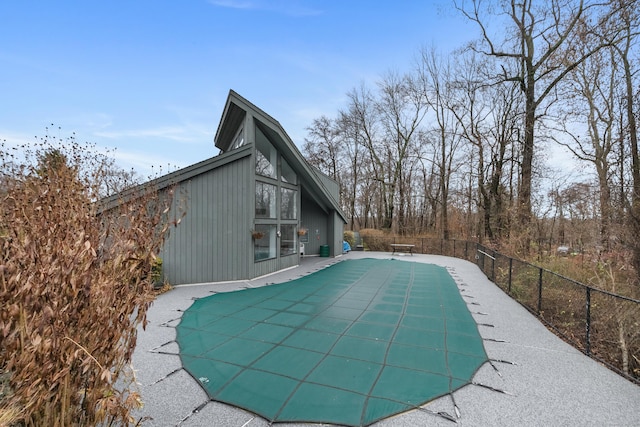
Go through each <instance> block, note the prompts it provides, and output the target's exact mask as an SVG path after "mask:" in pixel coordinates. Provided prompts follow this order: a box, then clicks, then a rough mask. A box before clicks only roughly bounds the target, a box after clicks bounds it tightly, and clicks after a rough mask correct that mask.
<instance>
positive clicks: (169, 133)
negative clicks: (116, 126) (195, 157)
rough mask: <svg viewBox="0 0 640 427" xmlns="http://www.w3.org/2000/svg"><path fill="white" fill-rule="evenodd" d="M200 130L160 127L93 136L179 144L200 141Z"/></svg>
mask: <svg viewBox="0 0 640 427" xmlns="http://www.w3.org/2000/svg"><path fill="white" fill-rule="evenodd" d="M203 133H204V132H203V131H202V130H196V131H195V132H194V130H193V129H191V128H189V127H185V126H161V127H157V128H148V129H128V130H114V131H98V132H94V135H95V136H98V137H101V138H108V139H123V138H159V139H168V140H171V141H179V142H192V141H201V140H202V138H203V137H206V135H203Z"/></svg>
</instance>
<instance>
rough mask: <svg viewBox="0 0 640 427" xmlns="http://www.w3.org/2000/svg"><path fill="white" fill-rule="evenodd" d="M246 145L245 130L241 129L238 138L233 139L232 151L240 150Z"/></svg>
mask: <svg viewBox="0 0 640 427" xmlns="http://www.w3.org/2000/svg"><path fill="white" fill-rule="evenodd" d="M243 145H244V129H243V128H240V130H239V131H238V133H237V135H236V137H235V138H234V139H233V144H231V149H232V150H235V149H236V148H240V147H242V146H243Z"/></svg>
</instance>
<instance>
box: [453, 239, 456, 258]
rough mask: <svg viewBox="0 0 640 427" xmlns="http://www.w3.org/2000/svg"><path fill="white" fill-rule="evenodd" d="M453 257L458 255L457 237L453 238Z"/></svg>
mask: <svg viewBox="0 0 640 427" xmlns="http://www.w3.org/2000/svg"><path fill="white" fill-rule="evenodd" d="M453 257H454V258H455V257H456V239H453Z"/></svg>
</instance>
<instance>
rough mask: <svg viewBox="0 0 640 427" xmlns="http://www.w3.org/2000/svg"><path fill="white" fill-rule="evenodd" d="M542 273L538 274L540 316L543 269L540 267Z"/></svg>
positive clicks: (539, 310)
mask: <svg viewBox="0 0 640 427" xmlns="http://www.w3.org/2000/svg"><path fill="white" fill-rule="evenodd" d="M538 270H539V271H540V274H539V275H538V316H540V312H541V311H542V269H541V268H539V269H538Z"/></svg>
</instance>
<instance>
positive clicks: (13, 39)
mask: <svg viewBox="0 0 640 427" xmlns="http://www.w3.org/2000/svg"><path fill="white" fill-rule="evenodd" d="M0 17H2V21H1V22H2V24H1V25H0V41H1V42H0V94H1V96H2V102H1V103H0V140H2V139H4V140H6V141H7V143H8V144H11V145H15V144H20V143H23V142H31V141H33V140H34V136H35V135H38V136H43V135H44V134H45V127H47V126H50V125H51V124H52V123H53V124H54V125H55V126H54V129H55V130H54V131H50V132H51V133H54V134H58V135H59V136H61V137H66V136H69V135H70V134H71V133H72V132H75V133H76V135H77V137H78V139H79V140H81V141H90V142H93V143H95V144H97V145H98V146H99V147H108V148H116V158H117V161H118V163H119V165H120V166H121V167H124V168H126V169H129V168H131V167H133V168H135V169H136V170H137V171H139V172H140V173H141V174H142V175H143V176H146V175H148V174H149V173H150V166H151V165H154V166H161V165H162V166H163V167H165V168H166V166H167V164H171V165H173V167H184V166H188V165H190V164H192V163H195V162H198V161H200V160H204V159H206V158H209V157H211V156H214V155H216V154H217V153H218V150H217V149H216V148H215V147H214V146H213V137H214V134H215V131H216V128H217V126H218V123H219V120H220V115H221V113H222V109H223V107H224V102H225V100H226V97H227V94H228V91H229V89H234V90H235V91H237V92H238V93H240V95H242V96H244V97H245V98H247V99H249V100H250V101H251V102H253V103H254V104H256V105H257V106H258V107H260V108H262V109H263V110H264V111H266V112H267V113H268V114H270V115H271V116H273V117H274V118H275V119H277V120H278V121H279V122H280V123H281V124H282V125H283V127H284V128H285V130H286V131H287V132H288V134H289V136H291V138H292V139H293V140H294V142H296V144H297V145H298V146H299V147H301V146H302V144H303V142H304V137H305V136H306V130H305V128H306V127H307V126H309V125H310V124H311V122H312V120H313V119H314V118H317V117H319V116H320V115H322V114H325V115H328V116H334V115H335V114H336V113H337V111H338V109H340V108H343V107H344V106H345V105H346V97H345V94H346V93H347V92H348V91H349V90H351V89H353V88H355V87H357V86H359V85H360V83H362V82H365V83H367V84H374V82H375V81H376V80H378V79H379V78H380V77H381V76H382V75H383V74H384V73H385V72H387V71H390V70H395V71H400V72H402V71H405V70H408V69H409V68H410V67H411V66H412V61H413V59H414V57H415V56H416V55H417V53H418V50H419V49H420V48H421V47H422V46H432V45H433V46H435V47H437V48H438V49H439V50H441V51H442V52H449V51H451V50H453V49H455V48H457V47H460V46H462V44H464V42H465V41H468V40H470V39H471V38H473V37H474V35H475V29H474V28H473V27H472V26H471V25H470V24H469V23H467V22H465V21H464V20H463V19H462V18H461V17H459V16H458V15H457V14H456V13H455V11H454V10H453V7H452V4H451V2H450V1H447V0H435V1H423V0H411V1H410V0H404V1H402V0H401V1H393V2H392V1H374V0H325V1H321V0H182V1H178V0H173V1H168V0H128V1H120V0H111V1H93V0H83V1H81V0H78V1H71V0H59V1H45V0H43V1H35V0H22V1H8V0H7V1H2V2H0ZM58 127H61V128H62V130H61V131H58V129H57V128H58Z"/></svg>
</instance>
